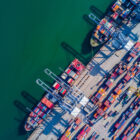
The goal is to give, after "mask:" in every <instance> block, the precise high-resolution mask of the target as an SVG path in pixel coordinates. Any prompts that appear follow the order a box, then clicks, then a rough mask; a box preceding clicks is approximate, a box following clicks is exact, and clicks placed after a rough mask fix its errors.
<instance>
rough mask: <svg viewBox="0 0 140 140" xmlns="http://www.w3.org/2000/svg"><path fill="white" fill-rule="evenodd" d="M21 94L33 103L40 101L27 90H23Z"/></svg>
mask: <svg viewBox="0 0 140 140" xmlns="http://www.w3.org/2000/svg"><path fill="white" fill-rule="evenodd" d="M21 95H22V96H23V97H24V98H25V99H26V100H27V101H29V102H30V103H32V104H33V105H35V104H37V103H38V100H36V99H35V98H34V97H33V96H32V95H30V94H29V93H28V92H27V91H22V92H21Z"/></svg>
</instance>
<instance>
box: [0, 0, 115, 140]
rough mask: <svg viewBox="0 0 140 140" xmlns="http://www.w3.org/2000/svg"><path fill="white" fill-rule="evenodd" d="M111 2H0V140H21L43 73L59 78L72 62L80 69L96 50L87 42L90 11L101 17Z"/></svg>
mask: <svg viewBox="0 0 140 140" xmlns="http://www.w3.org/2000/svg"><path fill="white" fill-rule="evenodd" d="M112 1H113V0H41V1H38V0H23V1H19V0H13V1H11V0H5V1H1V3H0V6H1V7H0V11H1V12H0V13H1V22H0V33H1V36H0V40H1V41H0V65H1V68H0V77H1V80H0V81H1V82H0V89H1V96H0V111H1V113H0V120H1V125H0V139H1V140H25V139H27V137H28V135H29V134H30V133H26V132H25V131H24V127H23V126H24V122H25V119H26V116H27V115H28V113H27V111H26V109H25V108H26V107H29V108H32V107H33V106H34V105H35V104H36V103H37V102H38V101H39V99H40V98H41V97H42V96H43V90H42V89H41V88H40V87H38V86H37V85H36V83H35V80H36V79H37V78H41V79H42V80H44V81H45V82H46V83H47V84H49V85H51V83H52V81H51V80H50V79H49V78H48V77H47V76H46V75H45V74H44V73H43V70H44V69H45V68H47V67H48V68H49V69H51V70H52V71H53V72H55V73H56V74H58V75H59V74H60V73H61V71H60V70H59V67H61V68H62V69H65V68H66V67H67V66H68V64H69V63H70V62H71V61H72V60H73V59H74V58H75V57H76V58H78V59H79V60H80V61H82V62H83V63H84V64H86V63H88V61H89V60H90V58H91V57H92V56H93V55H94V53H95V52H96V51H97V48H96V49H93V50H91V47H90V45H89V37H90V36H91V31H92V29H93V28H94V27H95V26H94V25H92V24H91V23H89V21H88V20H87V16H86V15H88V14H89V13H90V12H92V11H94V12H95V11H96V13H97V15H98V17H99V18H101V17H102V16H103V14H104V13H105V11H106V9H107V8H108V6H109V5H110V4H111V3H112Z"/></svg>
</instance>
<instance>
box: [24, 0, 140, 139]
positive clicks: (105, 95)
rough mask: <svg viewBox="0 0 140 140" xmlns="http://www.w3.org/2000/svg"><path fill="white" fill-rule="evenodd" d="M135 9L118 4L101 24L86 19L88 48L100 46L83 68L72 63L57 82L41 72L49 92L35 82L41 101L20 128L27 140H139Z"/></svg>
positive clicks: (131, 2) (139, 51)
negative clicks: (93, 25)
mask: <svg viewBox="0 0 140 140" xmlns="http://www.w3.org/2000/svg"><path fill="white" fill-rule="evenodd" d="M139 8H140V4H139V0H125V1H120V0H118V1H116V2H115V3H114V4H113V5H112V7H111V8H110V12H111V13H110V12H109V13H108V14H107V15H106V16H105V17H104V18H103V19H101V20H99V19H98V18H97V17H96V16H95V15H94V14H93V13H90V14H89V19H90V20H92V21H93V22H95V23H96V24H97V27H96V29H95V30H94V31H93V34H92V36H91V39H90V43H91V46H92V47H98V46H97V45H99V44H103V46H102V47H101V49H100V50H99V51H98V52H97V54H96V55H95V56H94V57H93V58H92V59H91V61H90V62H89V63H88V64H87V65H86V66H84V65H83V64H82V63H81V62H80V61H79V60H78V59H76V58H75V59H74V60H73V61H72V62H71V63H70V65H69V66H68V67H67V68H66V69H65V70H62V69H61V70H62V74H61V75H60V76H57V75H56V74H55V73H53V71H51V70H50V69H49V68H46V69H45V70H44V73H45V74H46V75H47V76H48V77H50V78H52V79H53V80H54V81H55V82H54V83H53V85H52V87H50V86H49V85H47V84H46V83H45V82H44V81H42V80H41V79H37V80H36V83H37V84H38V85H39V87H41V88H42V89H43V90H44V91H45V96H44V97H43V98H42V99H41V101H40V102H39V103H38V104H37V106H36V107H35V108H34V109H33V110H31V111H30V114H29V117H28V118H27V121H26V123H25V129H26V130H27V131H30V130H33V133H32V134H31V135H30V136H29V138H28V140H45V139H46V140H47V139H48V140H57V139H60V140H86V139H88V140H96V139H97V140H130V139H134V140H137V139H139V138H140V126H139V124H140V37H139V35H140V24H139V22H137V18H138V15H139V10H137V9H139ZM134 14H135V16H134ZM126 21H127V22H126ZM134 21H135V22H134ZM118 22H119V23H118ZM126 26H127V27H126ZM128 30H129V33H128V34H126V32H128ZM135 38H136V39H135Z"/></svg>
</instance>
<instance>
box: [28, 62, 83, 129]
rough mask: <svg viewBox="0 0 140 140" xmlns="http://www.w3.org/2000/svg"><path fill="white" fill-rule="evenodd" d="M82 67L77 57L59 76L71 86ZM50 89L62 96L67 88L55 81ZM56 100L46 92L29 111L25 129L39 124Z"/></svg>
mask: <svg viewBox="0 0 140 140" xmlns="http://www.w3.org/2000/svg"><path fill="white" fill-rule="evenodd" d="M84 69H85V66H84V65H83V64H82V63H81V62H80V61H79V60H78V59H74V60H73V61H72V63H71V64H70V65H69V66H68V68H67V69H66V70H65V71H64V73H62V75H61V76H60V78H61V79H62V80H64V81H65V82H66V83H67V84H69V85H70V86H71V85H72V84H73V82H74V81H75V80H76V79H77V78H78V77H79V75H80V74H81V72H82V71H83V70H84ZM52 89H54V90H55V91H57V93H58V94H59V95H60V96H62V98H63V97H64V95H65V94H66V93H67V89H66V88H64V87H62V86H61V85H60V84H59V83H58V82H55V83H54V84H53V86H52ZM57 102H58V100H57V99H56V97H55V96H53V95H52V94H51V93H49V92H46V94H45V96H44V97H43V98H42V99H41V101H40V102H39V103H38V104H37V106H36V107H35V108H34V109H33V110H32V111H31V112H30V114H29V116H28V118H27V121H26V123H25V130H26V131H31V130H33V129H34V128H36V127H37V126H38V125H39V124H41V123H42V122H43V121H44V120H45V118H46V116H47V114H48V113H49V112H50V111H51V110H52V109H53V107H54V106H55V104H56V103H57Z"/></svg>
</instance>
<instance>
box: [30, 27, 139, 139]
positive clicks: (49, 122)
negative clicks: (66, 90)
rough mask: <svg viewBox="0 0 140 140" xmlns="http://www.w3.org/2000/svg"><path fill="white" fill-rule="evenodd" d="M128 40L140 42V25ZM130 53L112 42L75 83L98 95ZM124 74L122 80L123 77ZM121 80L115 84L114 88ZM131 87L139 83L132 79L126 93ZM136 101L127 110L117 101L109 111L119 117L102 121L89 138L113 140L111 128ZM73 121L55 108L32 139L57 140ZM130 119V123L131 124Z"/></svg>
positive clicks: (132, 31)
mask: <svg viewBox="0 0 140 140" xmlns="http://www.w3.org/2000/svg"><path fill="white" fill-rule="evenodd" d="M124 28H126V27H124ZM127 29H129V27H127ZM132 35H133V37H132ZM128 37H129V39H130V40H131V41H133V42H136V41H137V40H135V39H136V38H137V39H138V40H139V41H140V24H137V25H136V26H135V27H134V28H133V29H131V28H130V34H129V35H128ZM134 38H135V39H134ZM133 39H134V40H133ZM126 53H127V50H126V49H125V48H123V49H121V50H116V49H115V48H114V47H112V45H111V43H110V44H106V45H104V46H103V47H102V48H101V49H100V51H99V52H98V53H97V54H96V55H95V56H94V57H93V58H92V59H91V61H90V62H89V64H88V65H87V66H86V69H85V70H84V71H83V72H82V73H81V75H80V76H79V78H78V79H77V80H76V81H75V82H74V86H76V87H77V88H79V89H80V90H81V91H82V92H83V93H84V94H85V96H86V97H89V96H91V95H94V94H95V93H96V92H97V90H98V89H99V87H100V85H101V84H102V83H103V82H104V80H105V75H106V74H108V73H109V72H110V71H111V70H112V68H113V67H114V66H115V65H116V64H118V63H119V62H120V61H121V60H122V58H123V57H124V56H125V54H126ZM137 57H138V56H137ZM132 63H133V62H132ZM124 74H125V73H124ZM124 74H123V75H122V76H121V77H123V76H124ZM121 77H120V78H121ZM118 81H119V79H118V80H117V81H115V83H114V86H115V85H116V83H117V82H118ZM130 85H131V86H134V87H136V88H137V83H136V81H135V80H131V83H130V82H129V83H128V85H127V86H126V87H125V89H124V90H126V88H127V87H128V86H130ZM112 88H113V87H112ZM110 90H111V89H110ZM108 92H110V91H108ZM133 100H134V97H133V98H132V99H131V101H130V102H129V103H128V104H127V105H126V106H124V107H122V106H121V105H120V104H119V105H118V106H116V107H114V105H115V104H116V103H117V100H116V101H115V103H114V104H113V105H112V106H111V108H110V109H109V111H110V110H113V109H114V110H117V111H118V112H119V115H117V116H115V117H114V118H108V119H106V120H104V119H101V120H100V121H98V122H97V123H96V124H95V125H94V126H93V127H92V130H91V131H90V133H89V134H88V136H87V138H88V137H90V135H91V134H92V133H93V131H96V132H97V133H98V134H99V135H100V136H99V138H98V139H99V140H101V139H103V138H104V139H105V140H110V139H111V137H108V135H109V134H108V128H109V127H110V126H111V125H112V124H113V123H114V122H115V121H116V120H117V119H118V118H119V116H120V114H121V113H122V112H123V111H124V110H126V108H127V107H128V106H129V105H130V103H131V102H132V101H133ZM109 111H108V112H109ZM135 113H137V112H135ZM135 113H134V114H135ZM133 116H134V115H133ZM133 116H132V117H133ZM132 117H131V118H132ZM72 118H73V116H72V115H70V114H69V113H68V112H66V111H64V110H62V109H61V107H59V106H55V107H54V109H53V110H52V112H51V113H50V114H48V116H47V118H46V121H45V122H43V124H41V125H39V127H38V128H36V129H35V130H34V132H33V133H32V134H31V135H30V137H29V138H28V140H57V139H59V137H60V136H61V135H62V134H63V133H64V131H65V130H66V128H67V127H68V122H69V121H70V120H71V119H72ZM130 120H131V119H130ZM130 120H128V122H127V124H128V123H129V121H130ZM107 122H109V125H108V126H107V127H106V128H105V127H104V126H105V124H106V123H107ZM127 124H125V126H124V128H125V127H126V126H127ZM83 125H84V123H83V124H82V125H81V128H82V126H83ZM124 128H123V129H124ZM75 134H76V132H75V133H74V134H73V136H74V135H75ZM118 135H119V134H118Z"/></svg>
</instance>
